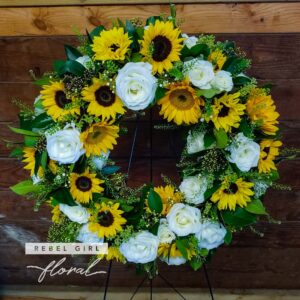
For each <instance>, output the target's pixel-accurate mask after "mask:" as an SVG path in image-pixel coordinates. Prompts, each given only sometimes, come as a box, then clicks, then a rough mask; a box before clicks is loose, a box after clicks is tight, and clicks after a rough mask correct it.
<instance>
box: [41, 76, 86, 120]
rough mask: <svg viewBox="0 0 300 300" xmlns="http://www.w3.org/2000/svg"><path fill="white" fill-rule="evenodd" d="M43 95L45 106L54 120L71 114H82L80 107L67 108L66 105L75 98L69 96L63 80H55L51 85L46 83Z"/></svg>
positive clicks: (42, 91)
mask: <svg viewBox="0 0 300 300" xmlns="http://www.w3.org/2000/svg"><path fill="white" fill-rule="evenodd" d="M41 95H42V104H43V107H44V108H45V110H46V112H47V114H48V115H49V116H51V117H52V118H53V119H54V120H58V119H61V118H63V117H64V116H66V115H69V114H71V115H74V114H80V108H79V107H73V108H69V109H67V108H66V105H68V104H71V103H72V102H73V99H69V98H68V97H67V95H66V93H65V87H64V84H63V82H61V81H59V82H58V81H54V82H51V84H49V85H44V86H43V89H42V90H41Z"/></svg>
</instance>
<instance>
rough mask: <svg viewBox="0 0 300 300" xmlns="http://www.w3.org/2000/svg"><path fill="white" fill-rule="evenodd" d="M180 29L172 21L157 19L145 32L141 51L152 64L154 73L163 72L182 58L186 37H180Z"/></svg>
mask: <svg viewBox="0 0 300 300" xmlns="http://www.w3.org/2000/svg"><path fill="white" fill-rule="evenodd" d="M179 35H180V30H179V29H178V28H174V26H173V23H172V22H171V21H167V22H163V21H160V20H156V22H155V24H150V25H149V27H148V28H147V29H146V30H145V32H144V38H143V40H142V41H140V43H141V51H140V53H141V54H142V55H143V56H144V57H145V61H148V62H149V63H150V64H151V65H152V70H153V73H159V74H161V73H163V71H168V70H170V69H171V68H172V66H173V65H172V63H173V62H175V61H179V60H180V51H181V49H182V47H183V45H182V42H183V40H184V38H179Z"/></svg>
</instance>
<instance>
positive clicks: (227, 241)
mask: <svg viewBox="0 0 300 300" xmlns="http://www.w3.org/2000/svg"><path fill="white" fill-rule="evenodd" d="M231 241H232V232H231V231H230V230H228V229H227V232H226V235H225V237H224V243H225V244H226V245H229V244H231Z"/></svg>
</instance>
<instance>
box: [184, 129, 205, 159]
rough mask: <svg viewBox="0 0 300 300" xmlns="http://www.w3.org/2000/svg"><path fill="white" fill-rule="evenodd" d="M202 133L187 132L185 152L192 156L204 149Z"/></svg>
mask: <svg viewBox="0 0 300 300" xmlns="http://www.w3.org/2000/svg"><path fill="white" fill-rule="evenodd" d="M204 135H205V133H204V132H193V133H192V132H191V131H189V134H188V137H187V145H186V146H187V152H188V154H193V153H197V152H200V151H202V150H204V149H205V147H204Z"/></svg>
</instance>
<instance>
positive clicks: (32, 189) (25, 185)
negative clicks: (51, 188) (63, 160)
mask: <svg viewBox="0 0 300 300" xmlns="http://www.w3.org/2000/svg"><path fill="white" fill-rule="evenodd" d="M10 189H11V190H12V191H13V192H14V193H16V194H18V195H21V196H24V195H26V194H29V193H39V192H41V191H42V189H43V187H42V186H41V185H38V184H33V183H32V181H31V180H25V181H21V182H19V183H17V184H16V185H14V186H11V187H10Z"/></svg>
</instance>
